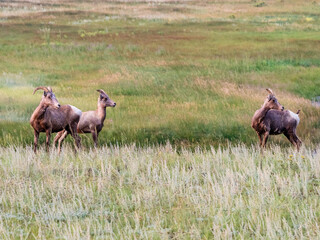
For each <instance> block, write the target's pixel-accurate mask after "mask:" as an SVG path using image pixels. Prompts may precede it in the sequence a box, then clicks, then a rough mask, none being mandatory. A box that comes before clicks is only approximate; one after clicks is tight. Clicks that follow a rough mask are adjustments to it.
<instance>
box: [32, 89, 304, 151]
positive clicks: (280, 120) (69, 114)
mask: <svg viewBox="0 0 320 240" xmlns="http://www.w3.org/2000/svg"><path fill="white" fill-rule="evenodd" d="M39 89H42V90H43V91H44V93H43V96H42V99H41V101H40V104H39V106H38V107H37V108H36V109H35V111H34V112H33V114H32V116H31V119H30V124H31V126H32V127H33V129H34V152H36V151H37V146H38V139H39V133H40V132H45V133H46V150H47V151H48V150H49V145H50V137H51V133H55V132H57V135H56V137H55V139H54V145H56V142H58V152H59V153H60V150H61V144H62V142H63V140H64V139H65V138H66V137H67V135H68V134H71V136H72V137H73V138H74V140H75V148H76V149H77V148H79V147H80V145H81V138H80V137H79V135H78V133H91V135H92V138H93V141H94V146H95V147H97V145H98V136H99V133H100V131H101V130H102V128H103V123H104V120H105V118H106V108H107V107H115V106H116V103H115V102H114V101H112V100H111V99H110V97H109V96H108V95H107V94H106V93H105V92H104V91H103V90H102V89H99V90H97V91H98V92H99V93H100V95H99V98H98V108H97V110H95V111H88V112H83V113H82V112H81V110H79V109H78V108H76V107H74V106H71V105H63V106H60V104H59V102H58V100H57V98H56V96H55V95H54V93H53V92H52V89H51V87H37V88H36V89H35V90H34V92H33V94H34V93H35V92H36V91H38V90H39ZM266 90H267V91H268V92H269V95H268V97H267V99H266V100H265V101H264V103H263V105H262V107H261V108H260V109H258V110H257V111H256V112H255V114H254V115H253V117H252V121H251V127H252V128H253V129H254V130H255V131H256V132H257V135H258V137H259V141H260V146H261V147H262V148H265V146H266V143H267V140H268V137H269V135H278V134H282V133H283V134H284V135H285V136H286V137H287V138H288V140H289V141H290V142H291V143H292V144H293V145H294V146H295V147H296V148H297V150H298V151H299V149H300V146H301V141H300V139H299V138H298V136H297V134H296V129H297V126H298V124H299V121H300V119H299V112H300V110H298V112H297V113H293V112H291V111H289V110H284V107H283V106H282V105H281V104H280V103H279V102H278V100H277V98H276V96H275V94H274V93H273V91H272V90H271V89H269V88H267V89H266Z"/></svg>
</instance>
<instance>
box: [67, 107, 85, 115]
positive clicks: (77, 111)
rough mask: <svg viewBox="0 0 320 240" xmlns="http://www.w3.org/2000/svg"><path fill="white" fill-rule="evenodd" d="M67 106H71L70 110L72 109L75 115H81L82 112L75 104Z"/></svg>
mask: <svg viewBox="0 0 320 240" xmlns="http://www.w3.org/2000/svg"><path fill="white" fill-rule="evenodd" d="M69 106H70V107H71V108H72V110H73V111H74V112H75V113H76V114H77V115H79V116H81V114H82V112H81V110H80V109H79V108H76V107H75V106H72V105H69Z"/></svg>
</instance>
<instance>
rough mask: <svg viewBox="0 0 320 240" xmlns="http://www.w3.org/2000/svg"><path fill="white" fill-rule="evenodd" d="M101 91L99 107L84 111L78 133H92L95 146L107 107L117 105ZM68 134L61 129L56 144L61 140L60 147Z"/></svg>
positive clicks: (55, 139)
mask: <svg viewBox="0 0 320 240" xmlns="http://www.w3.org/2000/svg"><path fill="white" fill-rule="evenodd" d="M97 91H98V92H99V93H100V96H99V98H98V109H97V110H95V111H89V112H83V113H82V115H81V118H80V121H79V123H78V127H77V131H78V133H91V134H92V138H93V141H94V146H95V147H97V145H98V136H99V133H100V131H101V130H102V128H103V123H104V120H105V119H106V108H107V107H115V106H116V103H115V102H114V101H112V100H111V99H110V97H109V96H108V95H107V94H106V93H105V92H104V91H103V90H102V89H99V90H97ZM67 135H68V132H66V131H61V132H59V133H58V134H57V136H56V137H55V138H54V145H56V142H57V141H59V145H58V148H59V149H60V146H61V143H62V141H63V140H64V138H65V137H66V136H67Z"/></svg>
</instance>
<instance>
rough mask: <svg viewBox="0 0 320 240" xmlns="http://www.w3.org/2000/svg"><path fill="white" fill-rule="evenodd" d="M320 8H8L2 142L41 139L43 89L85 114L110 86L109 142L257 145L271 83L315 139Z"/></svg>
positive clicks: (309, 139)
mask: <svg viewBox="0 0 320 240" xmlns="http://www.w3.org/2000/svg"><path fill="white" fill-rule="evenodd" d="M319 10H320V5H319V3H317V2H316V1H303V2H302V1H280V0H279V1H271V0H270V1H200V2H199V1H156V2H152V1H151V2H149V1H148V2H145V1H126V2H124V1H110V2H108V3H104V2H97V1H94V2H89V1H47V2H46V1H41V3H37V2H28V1H25V2H14V1H1V2H0V53H1V54H0V103H1V104H0V145H2V146H9V145H11V144H16V145H20V144H23V145H30V144H31V143H32V139H33V134H32V129H31V127H30V126H29V123H28V120H29V118H30V115H31V113H32V112H33V110H34V109H35V107H36V106H37V104H38V103H39V101H40V97H41V96H40V93H37V94H36V95H34V96H33V95H32V91H33V89H34V88H35V87H36V86H39V85H50V86H52V88H53V90H54V92H55V93H56V96H57V98H58V100H59V101H60V103H61V104H73V105H75V106H76V107H78V108H80V109H81V110H83V111H86V110H90V109H95V108H96V104H97V97H98V94H97V92H96V91H95V90H96V89H98V88H102V89H104V90H105V91H106V92H107V93H108V94H109V95H110V96H111V98H112V99H113V100H114V101H115V102H117V107H116V108H115V109H108V111H107V120H106V127H105V128H104V129H103V131H102V133H101V138H100V143H102V144H106V143H108V144H109V143H113V144H115V143H118V144H124V143H125V144H128V143H139V144H155V143H165V142H166V141H167V140H169V141H170V142H171V143H172V144H175V145H179V146H196V145H198V144H201V145H203V146H209V145H215V146H218V145H219V144H222V145H226V144H227V142H233V143H239V142H243V143H245V144H247V145H250V144H252V143H255V142H256V141H257V139H256V135H255V133H254V131H253V130H252V129H251V128H250V120H251V117H252V115H253V113H254V111H255V110H256V109H257V108H259V107H260V106H261V104H262V103H263V101H264V99H265V97H266V95H267V93H266V91H265V90H264V89H265V88H266V87H270V88H272V89H273V90H274V91H275V92H276V94H277V96H278V100H279V101H280V103H282V104H283V105H284V106H285V107H286V108H289V109H291V110H292V111H296V110H298V109H301V110H302V113H301V124H300V126H299V128H298V135H300V137H301V139H302V140H303V142H305V143H306V144H310V143H316V142H318V141H319V140H320V132H319V128H320V124H319V117H320V111H319V108H315V107H313V106H312V105H311V104H310V100H311V99H312V98H314V97H316V96H319V95H320V80H319V74H320V58H319V56H320V55H319V54H320V35H319V34H318V33H319V23H320V20H319V14H320V11H319ZM43 139H44V138H41V141H42V142H43ZM83 141H84V142H85V143H88V142H90V139H88V138H85V137H83ZM273 141H274V142H275V143H280V144H284V145H287V144H288V143H287V140H286V139H284V138H283V137H276V138H273ZM90 144H91V142H90Z"/></svg>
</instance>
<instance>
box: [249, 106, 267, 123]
mask: <svg viewBox="0 0 320 240" xmlns="http://www.w3.org/2000/svg"><path fill="white" fill-rule="evenodd" d="M269 110H270V109H269V108H265V107H262V108H260V109H259V110H258V112H257V113H256V114H255V115H254V117H253V118H254V120H256V122H257V123H258V124H260V123H261V122H262V121H263V119H264V118H265V116H266V114H267V112H268V111H269Z"/></svg>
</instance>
